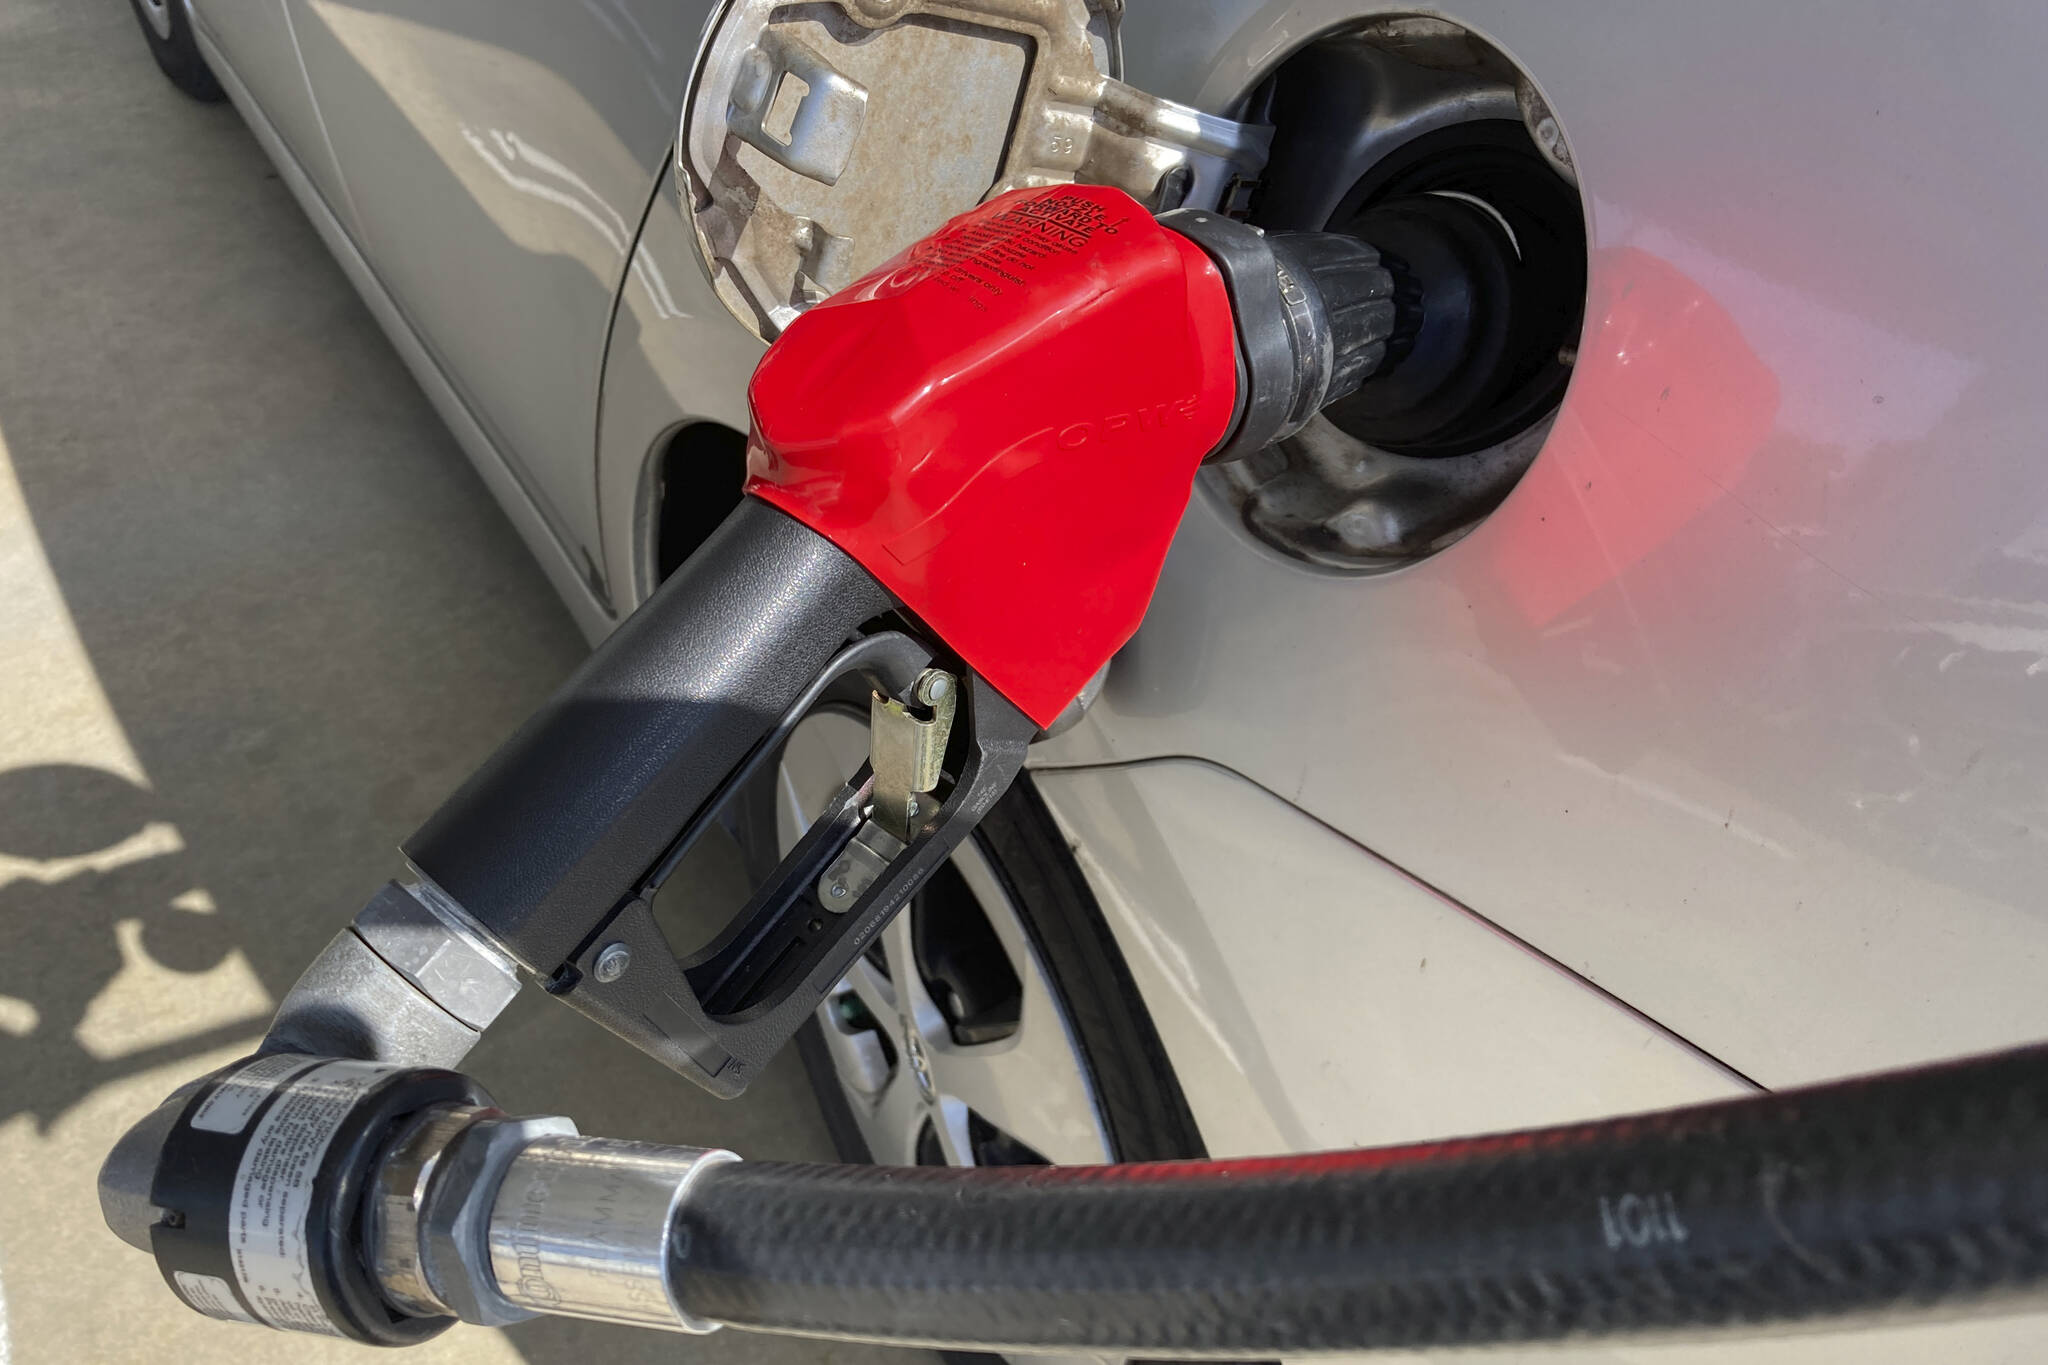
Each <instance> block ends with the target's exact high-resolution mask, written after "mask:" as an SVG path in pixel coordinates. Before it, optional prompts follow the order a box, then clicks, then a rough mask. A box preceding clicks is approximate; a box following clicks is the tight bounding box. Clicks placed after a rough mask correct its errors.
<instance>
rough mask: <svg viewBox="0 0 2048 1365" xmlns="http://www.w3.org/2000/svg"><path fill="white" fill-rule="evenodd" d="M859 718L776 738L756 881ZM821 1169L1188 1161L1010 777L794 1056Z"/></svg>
mask: <svg viewBox="0 0 2048 1365" xmlns="http://www.w3.org/2000/svg"><path fill="white" fill-rule="evenodd" d="M861 700H864V699H856V698H854V697H852V696H848V697H845V698H841V699H838V700H836V701H828V702H827V703H826V704H824V705H822V706H821V707H820V709H819V710H817V711H815V712H814V713H813V714H812V715H810V716H809V717H807V718H806V719H805V720H804V721H803V723H802V724H801V725H799V726H798V727H797V728H796V730H795V732H794V733H793V734H792V735H791V736H790V739H789V742H788V744H787V745H786V746H785V748H784V750H783V753H782V755H781V760H780V762H779V763H778V764H777V766H776V769H775V772H774V792H773V794H772V801H773V814H772V819H763V818H760V817H762V816H767V814H768V812H767V811H765V810H763V809H762V807H761V806H760V805H755V807H754V809H755V811H757V812H758V813H759V814H758V815H757V817H756V822H755V824H754V827H755V828H757V829H759V830H760V836H758V837H753V838H750V839H749V843H750V844H757V845H763V846H765V845H767V844H768V843H769V842H770V837H771V836H770V835H769V831H770V830H771V829H772V831H773V833H772V841H773V853H772V854H771V853H770V851H769V849H768V848H766V847H758V848H750V850H749V855H750V862H753V863H755V864H756V868H757V871H765V866H766V865H767V864H768V863H770V862H771V861H772V857H774V856H779V855H780V853H781V852H783V851H785V850H787V849H788V848H789V847H791V846H792V845H793V844H794V843H795V841H796V839H797V837H798V836H799V835H800V834H801V833H802V832H803V830H804V829H805V828H806V827H807V826H808V825H809V823H810V820H811V818H812V817H813V815H814V814H815V813H816V811H817V809H818V806H819V804H820V803H821V802H822V801H823V799H824V798H825V796H826V795H827V794H829V793H830V792H831V791H832V790H833V789H835V788H836V787H837V786H838V784H839V783H840V782H841V781H843V780H844V779H845V777H846V775H847V774H848V773H850V772H852V771H853V770H854V768H855V767H857V766H858V765H859V763H860V761H861V759H862V758H863V757H865V755H866V753H867V744H868V740H867V718H866V714H865V708H864V706H862V705H861V704H860V701H861ZM798 1046H799V1048H800V1050H801V1052H802V1054H803V1058H804V1063H805V1067H806V1069H807V1070H808V1071H809V1073H810V1076H811V1081H812V1084H813V1086H814V1087H815V1088H816V1089H817V1091H818V1098H819V1101H820V1104H821V1105H822V1107H823V1109H824V1111H825V1115H826V1119H827V1122H828V1123H829V1124H830V1126H831V1128H832V1130H833V1136H834V1139H835V1141H836V1142H837V1144H838V1146H839V1149H840V1154H841V1156H842V1157H843V1158H844V1159H846V1160H849V1161H872V1162H876V1163H879V1164H883V1165H905V1166H911V1165H953V1166H963V1165H1042V1164H1047V1163H1059V1164H1079V1163H1091V1162H1103V1161H1148V1160H1170V1159H1174V1158H1184V1157H1195V1156H1200V1155H1203V1154H1204V1149H1203V1147H1202V1143H1201V1138H1200V1136H1199V1134H1198V1133H1197V1131H1196V1129H1195V1124H1194V1119H1193V1117H1192V1116H1191V1115H1190V1113H1189V1111H1188V1106H1187V1101H1186V1099H1185V1097H1184V1096H1183V1095H1182V1094H1181V1091H1180V1087H1179V1085H1178V1083H1177V1082H1176V1081H1175V1080H1174V1078H1173V1073H1172V1069H1171V1067H1170V1066H1169V1065H1168V1064H1167V1061H1166V1057H1165V1053H1164V1050H1163V1049H1162V1048H1161V1046H1160V1044H1159V1039H1158V1035H1157V1034H1156V1033H1155V1032H1154V1031H1153V1028H1152V1024H1151V1020H1150V1018H1149V1017H1148V1016H1147V1015H1146V1013H1145V1009H1144V1004H1143V1002H1142V1001H1141V1000H1140V999H1139V997H1138V995H1137V992H1136V989H1135V988H1134V986H1133V985H1132V983H1131V979H1130V974H1129V971H1128V969H1127V968H1126V967H1125V966H1124V963H1123V959H1122V957H1121V956H1120V954H1119V953H1118V952H1117V948H1116V944H1115V942H1114V940H1112V939H1111V937H1110V934H1109V929H1108V926H1107V925H1106V924H1105V923H1104V921H1103V919H1102V915H1101V911H1100V910H1099V908H1098V907H1097V906H1096V904H1095V901H1094V898H1093V896H1092V895H1091V894H1090V892H1089V890H1088V886H1087V883H1086V881H1085V880H1084V879H1083V878H1082V876H1081V872H1080V869H1079V868H1078V867H1077V866H1075V864H1074V860H1073V857H1072V855H1071V852H1070V851H1069V849H1068V847H1067V844H1066V841H1065V839H1064V838H1063V837H1062V836H1061V834H1060V832H1059V830H1058V827H1057V826H1056V825H1055V824H1054V823H1053V821H1052V817H1051V816H1050V814H1048V813H1047V811H1046V809H1045V807H1044V805H1043V803H1042V802H1040V800H1039V799H1038V796H1037V793H1036V792H1035V791H1034V790H1033V789H1032V787H1031V783H1030V778H1029V777H1028V776H1024V777H1020V778H1019V779H1018V781H1017V783H1016V784H1015V785H1014V786H1013V787H1012V788H1011V790H1010V791H1009V792H1008V793H1007V794H1006V795H1005V796H1004V797H1003V799H1002V800H1001V801H999V802H998V803H997V804H996V807H995V809H994V810H993V811H991V812H990V814H989V816H988V817H987V818H986V819H985V820H984V821H983V822H982V824H981V826H980V827H979V828H978V829H977V830H976V831H975V834H974V835H973V837H972V838H970V839H969V840H968V841H967V842H966V843H965V844H964V845H963V846H962V847H961V849H960V851H959V852H957V853H956V854H955V855H954V857H953V858H952V860H951V862H950V863H949V864H947V865H946V866H945V867H943V868H942V869H941V870H940V871H939V872H938V873H937V874H935V875H934V876H933V877H932V878H931V880H930V881H929V882H928V883H926V885H925V887H924V888H923V889H922V890H921V891H920V892H919V894H918V896H917V897H916V899H915V900H913V901H912V903H911V905H910V907H909V908H908V909H907V910H906V911H905V912H904V913H903V914H901V915H899V916H897V918H896V920H895V921H894V922H893V923H892V924H891V925H890V926H889V927H888V928H887V929H886V930H885V931H884V932H883V934H882V935H881V937H880V938H879V939H878V940H877V942H876V943H875V944H874V945H872V946H871V947H870V948H869V950H868V951H867V953H866V954H865V955H864V956H863V957H862V958H861V959H860V960H859V961H858V962H856V963H855V965H854V969H853V971H851V972H849V973H848V974H847V976H846V978H845V980H844V981H842V982H841V983H840V984H839V986H838V987H837V988H836V989H835V990H834V991H833V993H832V994H831V995H830V996H829V997H828V998H827V999H826V1001H825V1003H824V1005H823V1006H822V1007H821V1008H820V1009H819V1011H818V1013H817V1015H816V1017H814V1018H813V1019H812V1020H811V1022H810V1023H809V1024H807V1025H806V1026H805V1028H804V1030H803V1032H802V1033H801V1034H800V1035H799V1037H798Z"/></svg>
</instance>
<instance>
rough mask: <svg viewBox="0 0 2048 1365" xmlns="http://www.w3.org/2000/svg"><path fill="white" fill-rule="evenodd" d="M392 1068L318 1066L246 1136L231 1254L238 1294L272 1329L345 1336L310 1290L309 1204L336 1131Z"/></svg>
mask: <svg viewBox="0 0 2048 1365" xmlns="http://www.w3.org/2000/svg"><path fill="white" fill-rule="evenodd" d="M394 1069H395V1068H393V1067H388V1066H379V1065H377V1064H376V1063H374V1062H328V1063H326V1064H325V1065H322V1066H317V1067H315V1068H313V1070H311V1071H308V1072H307V1073H306V1074H305V1075H303V1076H301V1077H299V1078H298V1079H297V1080H295V1081H292V1082H291V1083H290V1084H289V1086H288V1087H287V1088H286V1090H285V1093H284V1094H283V1095H282V1096H280V1097H279V1098H278V1101H277V1103H275V1104H273V1105H271V1106H270V1111H269V1112H268V1113H266V1114H265V1115H264V1116H263V1118H262V1121H261V1122H259V1123H258V1124H257V1125H256V1131H255V1132H254V1133H252V1134H250V1136H249V1145H248V1147H247V1148H245V1149H244V1150H243V1152H242V1164H241V1166H240V1167H239V1168H238V1169H237V1170H236V1171H235V1185H234V1190H233V1192H232V1194H231V1195H230V1201H229V1204H228V1255H229V1257H230V1258H231V1259H232V1260H233V1262H234V1267H235V1278H236V1279H237V1280H239V1281H240V1282H241V1285H242V1295H243V1297H244V1298H246V1299H248V1301H249V1306H250V1307H251V1308H253V1309H255V1310H256V1315H257V1316H258V1317H260V1318H262V1319H263V1320H264V1321H265V1322H267V1323H269V1324H270V1325H271V1326H272V1327H281V1328H284V1329H286V1330H289V1331H298V1332H322V1333H325V1334H326V1335H328V1336H333V1337H338V1336H340V1335H342V1331H341V1329H340V1328H339V1327H337V1326H335V1325H334V1324H333V1323H332V1322H330V1321H329V1320H328V1318H327V1313H326V1311H325V1310H324V1309H322V1308H321V1307H320V1296H319V1295H318V1294H317V1293H316V1292H315V1291H314V1289H313V1275H312V1267H311V1264H310V1262H309V1259H308V1256H307V1245H306V1210H307V1209H308V1208H309V1207H310V1206H311V1204H312V1198H313V1178H314V1176H315V1175H317V1174H318V1173H319V1170H320V1159H321V1158H322V1157H324V1156H326V1155H327V1146H328V1144H329V1143H331V1142H332V1141H333V1140H334V1134H335V1130H336V1129H338V1128H339V1127H340V1126H341V1122H342V1120H343V1119H345V1118H347V1117H348V1112H349V1110H350V1109H352V1108H354V1107H355V1104H356V1101H358V1100H360V1099H361V1098H362V1097H363V1095H364V1094H365V1093H367V1092H368V1091H369V1090H370V1088H371V1087H372V1086H374V1085H376V1084H377V1083H378V1082H379V1081H381V1080H383V1079H384V1078H385V1077H386V1076H388V1075H390V1074H391V1072H392V1071H393V1070H394Z"/></svg>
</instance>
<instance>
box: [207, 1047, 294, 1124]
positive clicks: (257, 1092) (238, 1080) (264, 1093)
mask: <svg viewBox="0 0 2048 1365" xmlns="http://www.w3.org/2000/svg"><path fill="white" fill-rule="evenodd" d="M312 1065H313V1059H312V1058H311V1057H298V1056H294V1055H292V1054H291V1053H288V1052H281V1053H278V1054H276V1055H275V1056H271V1057H259V1058H257V1059H256V1060H255V1061H253V1062H251V1063H249V1065H247V1066H245V1067H243V1068H242V1069H241V1070H240V1071H237V1072H236V1073H235V1074H234V1075H232V1076H230V1077H228V1078H227V1079H226V1080H224V1081H222V1082H221V1083H220V1084H219V1085H218V1086H216V1087H214V1091H213V1093H212V1094H211V1095H208V1096H207V1097H206V1099H205V1100H204V1101H203V1102H201V1104H200V1106H199V1107H198V1108H197V1109H194V1110H193V1111H192V1117H191V1119H189V1120H188V1122H189V1123H190V1124H191V1125H192V1126H193V1127H194V1128H197V1129H200V1130H201V1131H203V1132H208V1133H239V1132H241V1131H242V1127H243V1125H244V1124H246V1123H248V1122H249V1115H251V1114H253V1113H255V1112H256V1111H257V1110H258V1109H259V1108H261V1107H262V1105H263V1101H265V1100H267V1099H269V1098H270V1092H271V1090H272V1089H273V1088H274V1087H275V1086H276V1084H277V1082H279V1081H281V1080H283V1079H284V1078H285V1077H287V1076H289V1075H291V1074H292V1073H293V1072H294V1071H303V1070H305V1069H306V1068H307V1067H310V1066H312Z"/></svg>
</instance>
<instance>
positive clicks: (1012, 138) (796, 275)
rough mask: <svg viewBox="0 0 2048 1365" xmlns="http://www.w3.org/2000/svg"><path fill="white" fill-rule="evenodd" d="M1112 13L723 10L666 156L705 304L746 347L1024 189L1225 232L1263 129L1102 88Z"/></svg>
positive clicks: (1109, 9) (935, 8)
mask: <svg viewBox="0 0 2048 1365" xmlns="http://www.w3.org/2000/svg"><path fill="white" fill-rule="evenodd" d="M1122 10H1123V5H1122V0H816V2H815V3H810V4H801V5H793V4H789V3H787V0H727V3H725V4H724V5H723V6H722V7H721V8H720V9H719V10H718V11H716V12H715V13H714V14H713V16H712V18H711V21H710V23H709V25H708V26H707V27H706V30H705V36H704V42H703V46H702V48H701V49H700V50H699V52H698V54H697V64H696V68H695V70H694V72H693V74H692V77H691V82H690V90H689V94H688V97H687V98H686V99H685V101H684V106H683V123H682V129H681V132H680V134H679V136H678V138H677V142H676V170H677V186H678V191H679V193H680V195H681V198H682V205H683V212H684V215H685V216H686V217H687V218H688V219H689V222H690V225H691V228H692V231H693V233H694V235H695V237H696V240H697V244H698V248H699V250H700V251H701V253H702V255H703V259H704V262H705V265H706V267H707V269H708V270H709V272H710V276H711V280H712V283H713V285H714V287H715V288H716V289H717V291H718V295H719V297H720V299H721V300H722V301H723V302H724V303H725V305H726V307H727V308H728V309H729V310H731V312H732V314H733V316H735V317H737V318H738V319H739V320H740V321H741V322H742V323H744V324H746V326H747V327H748V328H749V330H751V331H752V332H753V333H754V334H755V335H756V336H758V337H760V338H761V339H762V340H764V341H765V340H772V339H773V338H774V337H775V336H776V335H777V334H778V333H779V332H781V330H782V329H783V328H784V327H786V326H787V325H788V324H789V323H790V322H791V321H792V320H794V319H795V318H796V316H797V315H798V314H800V313H801V312H803V311H804V309H806V308H808V307H810V306H811V305H812V304H814V303H817V302H818V301H820V300H821V299H823V298H825V297H826V296H827V295H829V294H831V293H832V292H833V291H835V290H837V289H840V288H843V287H844V286H846V285H848V284H851V283H852V282H853V281H854V280H856V279H858V278H859V277H860V276H862V275H864V274H866V273H867V272H868V271H870V270H872V269H874V268H875V267H876V266H878V265H880V264H882V263H883V262H884V261H886V260H888V259H889V258H890V257H891V256H893V255H895V254H896V253H897V252H898V251H901V250H902V249H903V248H904V247H907V246H909V245H910V244H911V243H912V242H915V241H917V240H918V239H919V238H921V237H923V236H925V235H926V234H927V233H929V232H930V231H932V230H933V229H934V228H936V227H938V226H939V225H940V224H941V223H944V222H945V221H946V220H947V219H949V218H951V217H953V216H954V215H956V214H959V213H962V212H964V211H965V210H967V209H969V208H972V207H973V206H974V205H975V204H978V203H980V202H981V201H982V200H984V199H987V198H989V197H990V196H992V195H996V194H1000V193H1003V192H1005V191H1007V190H1012V189H1019V188H1024V187H1029V186H1040V185H1058V184H1068V183H1072V182H1080V183H1083V184H1092V185H1111V186H1115V187H1116V188H1118V189H1121V190H1123V191H1125V192H1126V193H1128V194H1130V195H1131V196H1132V197H1133V198H1135V199H1137V200H1138V201H1139V202H1140V203H1142V204H1144V205H1145V206H1146V207H1147V208H1149V209H1151V210H1153V211H1154V212H1164V211H1165V210H1167V209H1173V208H1181V207H1198V208H1207V209H1214V210H1218V211H1221V212H1224V213H1227V214H1241V213H1242V212H1243V211H1244V210H1245V208H1246V207H1247V201H1248V199H1249V196H1250V193H1251V189H1252V186H1253V185H1254V184H1255V182H1256V180H1257V177H1258V175H1259V173H1260V171H1261V170H1262V169H1263V168H1264V166H1265V163H1266V154H1267V151H1268V149H1269V147H1270V145H1271V143H1272V134H1273V130H1272V129H1271V128H1270V127H1268V126H1265V125H1262V124H1248V123H1236V122H1232V121H1231V120H1229V119H1225V118H1218V117H1216V116H1215V115H1213V114H1205V113H1202V112H1201V111H1200V110H1197V109H1192V108H1190V107H1188V106H1186V105H1182V104H1176V103H1174V102H1173V101H1171V100H1164V99H1160V98H1158V97H1156V96H1153V95H1148V94H1146V93H1145V92H1144V91H1142V90H1139V89H1137V88H1135V87H1133V86H1129V85H1126V84H1124V83H1123V82H1122V81H1120V80H1118V79H1117V78H1116V73H1117V71H1118V69H1119V66H1120V62H1119V60H1118V55H1117V54H1118V48H1117V24H1118V20H1119V18H1120V17H1121V14H1122Z"/></svg>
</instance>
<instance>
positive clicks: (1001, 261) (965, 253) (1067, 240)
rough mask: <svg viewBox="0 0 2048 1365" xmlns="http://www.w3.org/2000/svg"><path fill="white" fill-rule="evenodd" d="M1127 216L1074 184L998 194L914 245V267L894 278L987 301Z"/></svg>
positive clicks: (1113, 229)
mask: <svg viewBox="0 0 2048 1365" xmlns="http://www.w3.org/2000/svg"><path fill="white" fill-rule="evenodd" d="M1127 221H1129V220H1128V218H1127V217H1126V216H1125V215H1123V214H1118V215H1116V216H1115V217H1112V216H1111V215H1110V210H1109V209H1108V208H1107V207H1105V206H1104V205H1102V204H1100V203H1098V202H1096V201H1095V199H1093V198H1092V197H1090V196H1088V195H1085V194H1079V193H1076V192H1073V191H1064V192H1061V191H1054V192H1051V193H1043V194H1036V195H1024V196H1020V197H1018V198H1016V199H1014V200H1011V201H1009V202H1002V201H998V203H997V204H996V205H991V206H990V209H989V210H988V211H987V212H985V213H977V214H973V215H971V216H969V217H968V218H966V219H965V220H963V221H961V222H958V223H955V224H953V225H952V226H951V227H949V228H946V229H945V230H943V231H941V232H938V233H935V234H934V235H932V236H930V237H927V238H926V239H925V240H924V241H923V242H920V243H919V244H918V245H917V246H915V247H913V248H912V249H911V253H910V262H909V266H908V269H910V270H913V271H918V272H919V273H917V274H916V275H914V276H908V277H906V276H904V275H903V274H902V273H901V272H899V273H898V275H897V276H896V278H895V281H894V282H896V283H899V284H912V283H917V284H922V283H924V282H926V281H927V280H929V281H931V282H933V283H936V284H938V285H940V286H941V287H942V288H945V289H947V290H950V291H951V292H953V293H955V294H959V295H962V296H963V297H965V298H966V299H967V301H968V302H969V303H971V304H973V305H974V306H975V307H977V308H986V307H987V306H988V300H991V299H996V298H1000V297H1002V296H1003V295H1004V294H1006V293H1008V292H1010V291H1011V290H1021V289H1024V288H1026V287H1028V285H1029V283H1030V281H1029V280H1028V279H1027V278H1026V277H1027V276H1029V275H1030V274H1032V273H1033V272H1034V271H1036V270H1037V269H1038V267H1039V266H1040V265H1041V264H1042V263H1044V262H1045V261H1047V260H1053V259H1059V258H1063V257H1069V256H1074V255H1077V254H1079V253H1080V252H1081V251H1082V250H1083V249H1084V248H1085V247H1086V246H1087V245H1088V243H1089V242H1090V241H1091V240H1092V239H1094V238H1096V237H1098V236H1103V237H1113V236H1115V235H1116V234H1117V233H1118V231H1119V230H1120V229H1121V228H1122V226H1123V224H1124V223H1125V222H1127Z"/></svg>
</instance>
